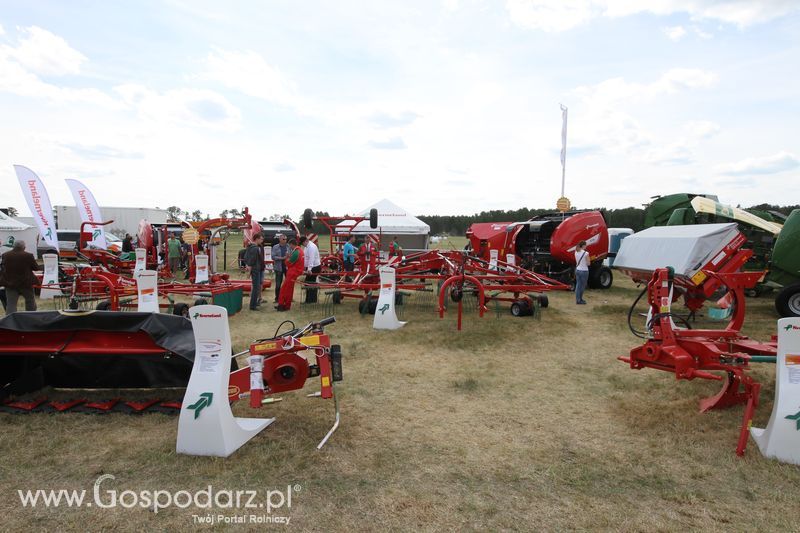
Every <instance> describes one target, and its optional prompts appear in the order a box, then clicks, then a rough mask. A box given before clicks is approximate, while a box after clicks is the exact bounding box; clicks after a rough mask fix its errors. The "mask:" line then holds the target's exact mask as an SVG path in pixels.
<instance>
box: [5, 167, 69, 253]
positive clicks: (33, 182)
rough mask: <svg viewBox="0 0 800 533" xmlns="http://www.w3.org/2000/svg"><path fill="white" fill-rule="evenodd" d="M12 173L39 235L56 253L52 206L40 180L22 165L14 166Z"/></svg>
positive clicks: (56, 237) (56, 241)
mask: <svg viewBox="0 0 800 533" xmlns="http://www.w3.org/2000/svg"><path fill="white" fill-rule="evenodd" d="M14 172H16V174H17V179H18V180H19V185H20V187H22V194H23V195H24V196H25V200H26V201H27V202H28V207H29V208H30V210H31V214H33V218H34V220H36V225H37V226H39V234H40V235H41V238H42V240H44V242H45V243H46V244H47V246H48V247H49V248H53V249H54V250H55V251H56V252H58V251H59V249H58V234H57V233H56V222H55V220H54V219H53V206H52V205H50V197H49V196H48V195H47V189H45V188H44V184H43V183H42V180H40V179H39V176H37V175H36V173H35V172H34V171H32V170H31V169H29V168H28V167H23V166H22V165H14Z"/></svg>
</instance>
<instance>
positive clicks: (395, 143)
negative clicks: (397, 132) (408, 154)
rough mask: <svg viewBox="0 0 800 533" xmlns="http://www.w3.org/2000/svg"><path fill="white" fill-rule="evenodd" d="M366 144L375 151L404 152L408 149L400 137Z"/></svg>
mask: <svg viewBox="0 0 800 533" xmlns="http://www.w3.org/2000/svg"><path fill="white" fill-rule="evenodd" d="M367 144H368V145H369V147H370V148H375V149H377V150H405V149H406V148H408V146H406V143H405V141H403V138H402V137H392V138H391V139H386V140H382V141H369V143H367Z"/></svg>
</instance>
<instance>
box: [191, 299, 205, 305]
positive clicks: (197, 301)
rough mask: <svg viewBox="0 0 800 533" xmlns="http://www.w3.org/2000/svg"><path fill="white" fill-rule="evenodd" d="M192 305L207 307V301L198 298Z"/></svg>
mask: <svg viewBox="0 0 800 533" xmlns="http://www.w3.org/2000/svg"><path fill="white" fill-rule="evenodd" d="M194 305H208V300H206V299H205V298H198V299H197V300H195V301H194Z"/></svg>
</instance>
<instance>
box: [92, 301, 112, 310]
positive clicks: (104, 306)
mask: <svg viewBox="0 0 800 533" xmlns="http://www.w3.org/2000/svg"><path fill="white" fill-rule="evenodd" d="M95 309H97V310H98V311H111V302H110V301H108V300H103V301H102V302H97V307H95Z"/></svg>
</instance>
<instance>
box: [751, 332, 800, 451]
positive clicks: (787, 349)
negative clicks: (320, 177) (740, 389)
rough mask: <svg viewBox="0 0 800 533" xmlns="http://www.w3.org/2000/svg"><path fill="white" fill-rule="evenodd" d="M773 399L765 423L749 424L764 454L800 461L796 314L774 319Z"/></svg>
mask: <svg viewBox="0 0 800 533" xmlns="http://www.w3.org/2000/svg"><path fill="white" fill-rule="evenodd" d="M775 363H776V364H775V403H774V404H773V405H772V415H771V416H770V417H769V422H768V423H767V427H766V428H764V429H762V428H750V435H752V437H753V440H754V441H756V444H758V449H759V450H761V453H762V454H763V455H764V457H768V458H771V459H777V460H778V461H782V462H784V463H792V464H796V465H800V318H797V317H792V318H782V319H780V320H778V357H777V359H776V361H775Z"/></svg>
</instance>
